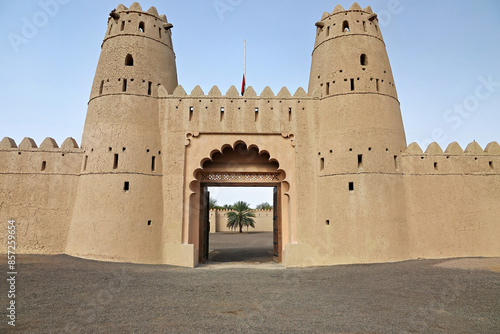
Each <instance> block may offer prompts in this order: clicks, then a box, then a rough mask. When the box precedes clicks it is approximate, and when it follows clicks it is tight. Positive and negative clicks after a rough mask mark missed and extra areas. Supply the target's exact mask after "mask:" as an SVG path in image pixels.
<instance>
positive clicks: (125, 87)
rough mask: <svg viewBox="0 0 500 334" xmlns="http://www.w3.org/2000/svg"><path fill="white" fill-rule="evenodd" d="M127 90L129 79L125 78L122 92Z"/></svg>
mask: <svg viewBox="0 0 500 334" xmlns="http://www.w3.org/2000/svg"><path fill="white" fill-rule="evenodd" d="M126 91H127V79H123V84H122V92H126Z"/></svg>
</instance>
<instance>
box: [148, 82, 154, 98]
mask: <svg viewBox="0 0 500 334" xmlns="http://www.w3.org/2000/svg"><path fill="white" fill-rule="evenodd" d="M152 87H153V83H152V82H151V81H149V82H148V95H151V88H152Z"/></svg>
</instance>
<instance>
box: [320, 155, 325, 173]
mask: <svg viewBox="0 0 500 334" xmlns="http://www.w3.org/2000/svg"><path fill="white" fill-rule="evenodd" d="M319 169H320V170H321V171H323V170H324V169H325V158H321V159H320V160H319Z"/></svg>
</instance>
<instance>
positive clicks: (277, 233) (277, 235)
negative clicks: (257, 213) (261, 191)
mask: <svg viewBox="0 0 500 334" xmlns="http://www.w3.org/2000/svg"><path fill="white" fill-rule="evenodd" d="M279 212H280V207H279V201H278V187H274V188H273V261H274V262H276V263H281V242H280V241H281V226H280V223H281V222H280V217H279Z"/></svg>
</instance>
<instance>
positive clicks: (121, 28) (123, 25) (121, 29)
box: [120, 21, 125, 31]
mask: <svg viewBox="0 0 500 334" xmlns="http://www.w3.org/2000/svg"><path fill="white" fill-rule="evenodd" d="M123 30H125V21H122V25H121V27H120V31H123Z"/></svg>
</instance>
